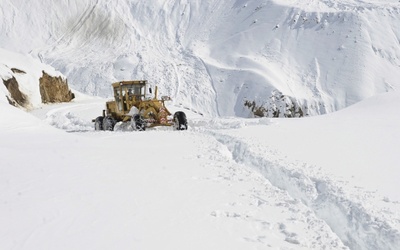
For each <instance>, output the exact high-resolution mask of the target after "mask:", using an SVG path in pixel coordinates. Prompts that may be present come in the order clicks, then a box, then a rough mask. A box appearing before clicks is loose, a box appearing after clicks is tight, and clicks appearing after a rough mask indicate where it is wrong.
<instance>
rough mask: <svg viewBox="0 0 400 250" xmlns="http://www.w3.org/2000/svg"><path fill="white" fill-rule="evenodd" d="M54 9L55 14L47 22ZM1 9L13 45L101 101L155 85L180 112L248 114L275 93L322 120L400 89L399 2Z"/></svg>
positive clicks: (240, 0)
mask: <svg viewBox="0 0 400 250" xmlns="http://www.w3.org/2000/svg"><path fill="white" fill-rule="evenodd" d="M42 6H48V7H49V8H51V10H52V11H48V13H46V15H44V14H42V13H43V11H44V9H43V8H42ZM0 7H1V8H2V10H1V11H0V17H1V18H2V20H4V22H3V24H2V25H1V26H0V32H1V34H2V35H1V36H0V42H1V44H2V47H3V48H5V49H7V50H11V51H18V52H21V53H29V54H31V55H32V56H34V57H37V58H40V60H42V62H45V63H47V64H50V65H52V66H53V67H55V68H56V69H57V70H59V71H61V72H62V73H63V74H64V75H66V76H67V77H68V79H69V82H70V84H71V86H72V87H73V88H74V89H76V90H78V91H82V92H84V93H87V94H91V95H100V96H110V95H111V89H110V83H112V82H115V81H119V80H128V79H148V80H149V81H150V82H151V83H152V84H153V85H155V84H157V85H159V87H160V90H161V92H162V93H164V94H166V95H170V96H171V97H172V98H173V99H174V100H175V104H182V105H184V106H186V107H190V108H191V109H195V110H198V111H199V112H201V113H204V114H208V115H211V116H216V115H220V116H243V117H248V116H252V114H251V112H250V110H249V108H247V107H246V106H245V105H244V103H245V102H246V101H249V102H254V103H255V104H256V106H258V107H263V108H265V109H268V108H269V107H268V103H269V101H268V100H269V98H270V97H271V96H272V93H273V91H279V92H281V93H282V94H283V95H285V96H288V97H290V98H293V99H294V100H296V102H297V103H296V105H299V106H301V107H302V108H303V113H305V114H310V115H315V114H323V113H329V112H332V111H335V110H339V109H342V108H344V107H347V106H349V105H351V104H354V103H356V102H358V101H360V100H363V99H365V98H368V97H371V96H373V95H376V94H378V93H384V92H388V91H393V90H395V89H397V88H398V87H399V82H398V80H397V79H399V77H400V59H399V58H400V45H399V44H400V42H399V40H400V39H399V38H400V21H399V20H400V9H399V3H398V2H397V1H394V0H392V1H389V0H385V1H372V0H370V1H355V0H347V1H340V3H338V2H337V1H332V0H325V1H313V0H308V1H298V0H297V1H296V0H292V1H281V0H273V1H272V0H270V1H268V0H264V1H255V0H253V1H252V0H237V1H217V0H213V1H207V2H204V1H179V2H177V1H172V0H166V1H161V0H157V1H129V0H126V1H118V2H109V1H104V0H96V1H94V0H93V1H83V2H82V1H78V0H76V1H68V2H65V3H54V2H53V1H51V0H45V1H44V2H43V3H42V2H41V3H40V4H38V3H37V2H24V1H12V0H5V1H3V2H2V4H1V5H0ZM45 11H46V10H45ZM26 13H29V15H26ZM27 27H29V28H27ZM21 37H24V39H20V38H21ZM26 41H30V42H29V43H26ZM277 105H281V106H282V105H285V104H282V103H280V104H279V103H278V104H277ZM283 107H284V106H283ZM269 113H273V112H269Z"/></svg>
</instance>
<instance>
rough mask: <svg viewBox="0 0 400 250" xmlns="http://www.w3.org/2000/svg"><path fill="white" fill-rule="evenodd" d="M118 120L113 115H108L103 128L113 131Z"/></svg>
mask: <svg viewBox="0 0 400 250" xmlns="http://www.w3.org/2000/svg"><path fill="white" fill-rule="evenodd" d="M115 123H116V121H115V120H114V118H112V117H111V116H106V117H104V119H103V130H106V131H113V130H114V126H115Z"/></svg>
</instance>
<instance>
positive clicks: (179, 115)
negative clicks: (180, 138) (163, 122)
mask: <svg viewBox="0 0 400 250" xmlns="http://www.w3.org/2000/svg"><path fill="white" fill-rule="evenodd" d="M174 127H175V129H176V130H187V128H188V125H187V119H186V114H185V113H184V112H182V111H178V112H175V114H174Z"/></svg>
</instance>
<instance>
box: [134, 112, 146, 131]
mask: <svg viewBox="0 0 400 250" xmlns="http://www.w3.org/2000/svg"><path fill="white" fill-rule="evenodd" d="M131 122H132V127H133V129H134V130H138V131H145V130H146V124H145V121H144V119H143V117H142V116H141V115H134V116H133V117H132V118H131Z"/></svg>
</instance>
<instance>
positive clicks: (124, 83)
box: [112, 80, 147, 88]
mask: <svg viewBox="0 0 400 250" xmlns="http://www.w3.org/2000/svg"><path fill="white" fill-rule="evenodd" d="M146 84H147V80H135V81H119V82H115V83H113V84H112V86H113V88H115V87H118V86H122V85H146Z"/></svg>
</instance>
